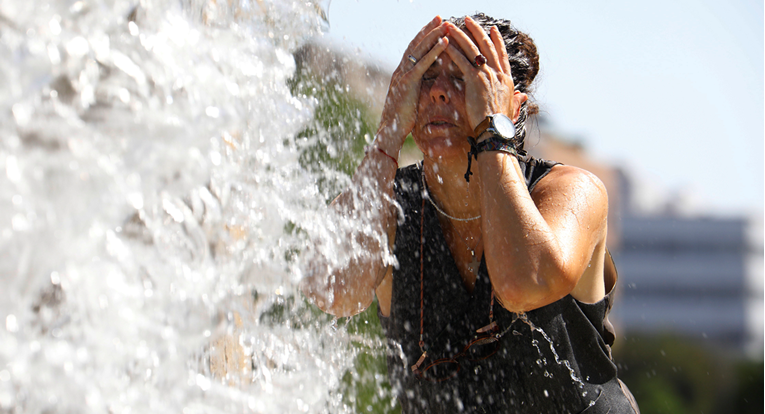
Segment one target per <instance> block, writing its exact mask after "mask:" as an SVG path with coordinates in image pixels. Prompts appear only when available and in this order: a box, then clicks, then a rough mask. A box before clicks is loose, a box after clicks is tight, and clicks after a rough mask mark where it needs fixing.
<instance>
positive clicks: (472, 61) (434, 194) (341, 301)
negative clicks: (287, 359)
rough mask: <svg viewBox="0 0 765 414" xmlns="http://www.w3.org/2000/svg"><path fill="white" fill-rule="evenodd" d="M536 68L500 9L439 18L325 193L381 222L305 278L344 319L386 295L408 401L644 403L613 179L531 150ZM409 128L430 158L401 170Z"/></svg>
mask: <svg viewBox="0 0 765 414" xmlns="http://www.w3.org/2000/svg"><path fill="white" fill-rule="evenodd" d="M537 71H538V55H537V53H536V47H535V46H534V43H533V41H532V40H531V39H530V38H529V37H528V36H526V35H525V34H523V33H520V32H518V31H517V30H515V29H514V28H513V27H512V26H511V25H510V23H509V22H508V21H504V20H494V19H492V18H490V17H488V16H485V15H483V14H477V15H475V16H473V17H472V18H471V17H466V18H464V19H453V20H452V21H448V22H444V21H442V20H441V18H440V17H436V18H435V19H433V20H432V21H431V22H430V23H428V24H427V25H426V26H425V27H424V28H423V29H422V30H421V31H420V32H419V33H418V34H417V36H416V37H415V38H414V39H413V40H412V42H411V43H410V44H409V46H408V48H407V50H406V52H405V53H404V57H403V58H402V60H401V63H400V64H399V66H398V68H397V69H396V71H395V72H394V74H393V77H392V80H391V85H390V88H389V91H388V97H387V100H386V103H385V107H384V110H383V114H382V120H381V123H380V128H379V130H378V133H377V136H376V139H375V142H374V143H373V144H372V146H371V147H370V149H369V150H368V151H367V154H366V156H365V158H364V160H363V161H362V164H361V166H360V167H359V169H358V170H357V172H356V175H355V176H354V180H353V182H354V185H353V186H352V188H351V189H349V190H348V191H346V192H344V193H343V194H341V195H340V196H339V197H338V198H337V199H336V200H335V201H334V202H333V205H332V206H333V208H334V209H336V210H337V211H338V212H340V213H341V214H342V215H345V216H347V217H356V218H358V217H362V219H363V220H364V222H365V224H367V226H365V228H367V229H372V231H371V232H367V233H364V234H362V232H361V231H359V232H358V234H356V237H355V239H354V240H355V241H356V242H358V243H361V245H362V246H364V247H365V249H366V252H367V253H368V254H366V255H363V256H360V257H356V258H354V259H353V260H350V262H349V263H348V264H347V265H345V266H343V268H342V269H339V270H337V269H335V270H330V271H328V272H325V273H320V272H317V271H316V269H318V268H319V267H316V268H314V272H313V274H312V276H311V277H310V278H307V279H306V280H305V282H304V285H303V289H304V292H305V293H306V295H307V296H309V297H310V298H312V299H314V300H315V302H316V304H317V305H318V306H319V307H321V308H322V309H324V310H325V311H327V312H330V313H332V314H334V315H338V316H349V315H353V314H356V313H358V312H360V311H362V310H363V309H365V308H366V307H367V306H369V304H371V302H372V300H373V298H374V296H375V295H376V296H377V298H378V303H379V314H380V320H381V323H382V325H383V328H384V330H385V333H386V336H387V337H388V339H389V343H390V346H391V352H390V355H389V358H388V367H389V372H390V376H391V382H392V384H393V385H394V389H396V390H397V393H398V398H399V401H400V402H401V405H402V408H403V411H404V412H406V413H410V412H433V413H436V412H438V413H444V412H498V413H499V412H501V413H504V412H513V413H516V412H517V413H567V412H571V413H578V412H587V413H601V412H602V413H605V412H611V413H633V412H635V413H636V412H638V409H637V406H636V404H635V403H634V400H633V398H632V396H631V394H630V393H629V391H628V390H627V388H626V387H625V386H624V385H623V384H622V383H621V381H619V380H618V378H617V375H616V366H615V364H614V363H613V361H612V360H611V355H610V345H611V344H612V343H613V340H614V336H613V330H612V328H611V325H610V324H609V323H608V320H607V314H608V312H609V310H610V307H611V294H612V290H613V286H614V284H615V282H616V272H615V269H614V268H613V264H612V262H611V260H610V256H609V255H608V252H607V250H606V233H607V228H606V218H607V213H608V211H607V210H608V199H607V194H606V190H605V188H604V186H603V184H602V183H601V182H600V180H598V178H597V177H595V176H594V175H592V174H591V173H589V172H587V171H584V170H581V169H579V168H576V167H572V166H565V165H560V164H556V163H552V162H547V161H542V160H536V159H532V158H530V157H527V156H525V151H523V140H524V137H525V122H526V118H527V116H528V115H529V113H530V112H532V111H533V106H532V105H531V104H530V103H529V101H528V96H527V92H528V90H529V88H530V86H531V83H532V81H533V80H534V77H535V76H536V73H537ZM410 132H411V134H412V136H413V137H414V140H415V142H416V144H417V146H418V147H419V148H420V150H422V152H423V154H424V159H423V161H422V163H421V164H418V165H414V166H410V167H406V168H401V169H398V153H399V150H400V149H401V146H402V144H403V142H404V139H405V138H406V136H407V135H408V134H409V133H410ZM386 200H396V203H389V202H386ZM380 206H383V207H380ZM378 208H379V210H377V209H378ZM375 233H378V234H385V235H387V236H388V237H387V240H388V243H387V245H386V243H381V242H379V238H378V239H376V238H375V237H373V234H375ZM387 247H390V248H391V249H392V253H393V256H394V257H395V261H391V260H385V259H386V257H387V256H386V248H387ZM323 268H325V269H327V268H328V267H327V266H324V267H323Z"/></svg>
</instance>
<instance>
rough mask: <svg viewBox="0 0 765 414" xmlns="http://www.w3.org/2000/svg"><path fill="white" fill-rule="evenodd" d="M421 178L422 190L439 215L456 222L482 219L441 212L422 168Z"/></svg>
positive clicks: (478, 216) (479, 216)
mask: <svg viewBox="0 0 765 414" xmlns="http://www.w3.org/2000/svg"><path fill="white" fill-rule="evenodd" d="M420 177H422V187H423V188H422V189H423V190H424V191H425V197H426V198H427V199H428V201H430V204H432V205H433V207H434V208H435V209H436V211H438V212H439V213H441V214H443V215H444V216H445V217H448V218H450V219H452V220H456V221H473V220H478V219H479V218H481V215H480V214H479V215H477V216H475V217H468V218H459V217H454V216H450V215H449V214H447V213H446V212H445V211H443V210H441V208H440V207H438V205H437V204H436V203H435V202H433V199H432V198H430V191H428V183H427V182H426V181H425V168H422V169H421V170H420ZM469 247H470V246H468V248H469Z"/></svg>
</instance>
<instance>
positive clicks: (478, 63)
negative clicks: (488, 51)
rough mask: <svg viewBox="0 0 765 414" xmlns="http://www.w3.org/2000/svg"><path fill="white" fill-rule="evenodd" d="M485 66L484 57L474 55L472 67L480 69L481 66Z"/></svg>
mask: <svg viewBox="0 0 765 414" xmlns="http://www.w3.org/2000/svg"><path fill="white" fill-rule="evenodd" d="M485 64H486V56H484V55H481V54H478V55H476V57H475V59H473V66H475V67H477V68H480V67H481V66H483V65H485Z"/></svg>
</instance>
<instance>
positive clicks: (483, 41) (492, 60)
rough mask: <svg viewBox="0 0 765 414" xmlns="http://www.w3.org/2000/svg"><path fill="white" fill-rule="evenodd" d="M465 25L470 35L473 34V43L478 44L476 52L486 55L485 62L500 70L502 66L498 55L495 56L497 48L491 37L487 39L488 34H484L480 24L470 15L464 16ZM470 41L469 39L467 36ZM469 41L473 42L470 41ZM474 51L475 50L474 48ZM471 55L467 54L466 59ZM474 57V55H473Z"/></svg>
mask: <svg viewBox="0 0 765 414" xmlns="http://www.w3.org/2000/svg"><path fill="white" fill-rule="evenodd" d="M465 27H466V28H467V30H468V31H469V32H470V34H471V35H473V39H475V45H477V46H478V51H477V53H476V55H477V54H478V53H481V54H483V55H484V56H485V57H486V62H487V63H488V64H489V66H491V67H492V68H494V69H495V70H501V69H502V66H501V64H500V63H499V62H500V61H499V56H497V50H496V46H495V44H494V43H493V42H492V40H491V39H489V36H487V35H486V32H484V30H483V28H482V27H481V25H479V24H478V23H476V22H475V20H473V19H471V18H470V17H465ZM468 40H469V41H470V40H471V39H469V38H468ZM471 43H473V42H472V41H471ZM474 51H475V50H474ZM470 58H471V56H468V59H470ZM473 58H475V56H473Z"/></svg>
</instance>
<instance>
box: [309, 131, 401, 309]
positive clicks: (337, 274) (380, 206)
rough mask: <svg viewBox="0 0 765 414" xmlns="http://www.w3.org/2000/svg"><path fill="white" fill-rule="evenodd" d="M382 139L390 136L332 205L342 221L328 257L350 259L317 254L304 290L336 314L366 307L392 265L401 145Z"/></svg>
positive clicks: (374, 147)
mask: <svg viewBox="0 0 765 414" xmlns="http://www.w3.org/2000/svg"><path fill="white" fill-rule="evenodd" d="M380 142H385V140H378V141H377V142H376V143H375V144H373V145H372V146H371V147H370V148H369V149H368V151H367V154H366V155H365V157H364V159H363V160H362V162H361V164H360V165H359V167H358V169H357V170H356V173H355V174H354V176H353V180H352V184H351V186H350V188H348V189H347V190H346V191H344V192H343V193H342V194H340V195H339V196H338V197H337V198H336V199H335V200H334V201H333V202H332V204H331V205H330V210H331V212H330V216H331V217H332V219H334V220H337V221H338V222H336V223H334V227H335V229H336V230H335V231H334V232H335V235H334V236H335V240H336V242H335V243H333V244H332V246H333V247H332V248H333V249H337V250H336V251H334V252H330V253H331V254H330V255H329V256H331V257H332V258H333V259H336V258H337V257H338V256H343V257H345V259H344V260H341V261H340V262H341V263H336V262H335V260H333V259H330V258H328V257H327V255H323V254H317V255H314V260H313V262H312V263H311V264H310V270H309V275H308V276H307V277H306V279H305V280H304V281H303V282H302V284H301V287H302V290H303V292H304V294H305V295H306V296H307V297H309V298H311V299H312V300H313V301H314V303H316V305H317V306H319V308H321V309H322V310H324V311H326V312H328V313H331V314H333V315H336V316H350V315H354V314H356V313H359V312H361V311H363V310H364V309H366V307H368V306H369V304H370V303H371V302H372V299H373V298H374V289H375V288H376V287H377V285H378V284H379V282H380V281H379V280H378V279H379V276H380V275H381V274H382V273H383V270H384V269H385V268H387V264H386V261H385V258H386V256H387V253H388V251H387V249H388V235H389V234H390V233H391V232H390V230H391V226H395V217H394V214H395V207H394V203H393V200H394V199H395V197H394V195H393V181H394V178H395V175H396V170H397V158H398V151H399V149H397V148H396V146H395V145H388V146H387V147H383V146H379V143H380ZM384 148H387V150H386V149H384ZM398 148H400V145H399V147H398ZM394 231H395V229H394ZM338 252H339V253H340V254H336V253H338Z"/></svg>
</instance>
